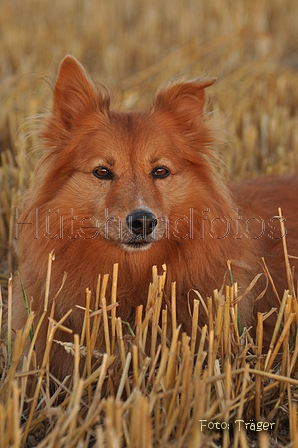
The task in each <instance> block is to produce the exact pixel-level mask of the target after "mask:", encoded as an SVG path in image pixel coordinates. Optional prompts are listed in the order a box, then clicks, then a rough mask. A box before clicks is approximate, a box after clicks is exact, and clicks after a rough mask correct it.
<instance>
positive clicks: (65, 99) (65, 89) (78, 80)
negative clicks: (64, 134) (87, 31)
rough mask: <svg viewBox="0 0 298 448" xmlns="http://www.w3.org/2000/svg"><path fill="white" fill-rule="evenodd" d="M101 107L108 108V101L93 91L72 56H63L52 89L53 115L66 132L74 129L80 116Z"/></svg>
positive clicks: (91, 85)
mask: <svg viewBox="0 0 298 448" xmlns="http://www.w3.org/2000/svg"><path fill="white" fill-rule="evenodd" d="M101 106H107V107H108V106H109V99H108V100H107V98H103V97H102V96H101V94H100V93H97V92H96V91H95V88H94V86H93V84H92V82H91V81H90V80H89V79H88V77H87V75H86V72H85V70H84V68H83V66H82V65H81V64H80V63H79V62H78V61H77V59H75V58H74V57H73V56H70V55H68V56H65V58H64V59H63V60H62V62H61V64H60V68H59V73H58V78H57V81H56V85H55V89H54V114H57V115H58V118H59V120H60V122H62V124H63V127H64V128H65V129H66V130H70V129H71V128H73V127H75V126H76V124H77V122H78V121H79V120H80V119H81V118H82V116H84V115H86V114H88V113H90V112H92V111H96V110H100V109H101V108H102V107H101Z"/></svg>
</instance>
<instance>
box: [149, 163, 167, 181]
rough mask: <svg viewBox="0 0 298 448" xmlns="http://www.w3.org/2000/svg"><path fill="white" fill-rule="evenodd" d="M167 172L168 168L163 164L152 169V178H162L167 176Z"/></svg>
mask: <svg viewBox="0 0 298 448" xmlns="http://www.w3.org/2000/svg"><path fill="white" fill-rule="evenodd" d="M169 174H170V170H168V168H165V167H164V166H160V167H158V168H155V169H154V170H153V171H152V177H153V179H164V178H165V177H168V175H169Z"/></svg>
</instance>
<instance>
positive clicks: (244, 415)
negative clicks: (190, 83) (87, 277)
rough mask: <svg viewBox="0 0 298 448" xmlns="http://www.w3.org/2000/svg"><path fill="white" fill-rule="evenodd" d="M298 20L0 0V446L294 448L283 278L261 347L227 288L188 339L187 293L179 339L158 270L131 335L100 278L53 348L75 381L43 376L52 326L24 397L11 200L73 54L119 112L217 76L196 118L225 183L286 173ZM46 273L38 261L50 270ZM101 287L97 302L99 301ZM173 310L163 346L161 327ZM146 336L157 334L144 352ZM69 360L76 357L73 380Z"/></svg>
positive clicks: (296, 130) (208, 8) (212, 5)
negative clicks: (73, 330) (177, 85)
mask: <svg viewBox="0 0 298 448" xmlns="http://www.w3.org/2000/svg"><path fill="white" fill-rule="evenodd" d="M297 17H298V2H296V1H294V0H284V1H283V2H280V1H279V0H261V1H259V2H245V1H244V0H240V1H238V2H233V1H230V0H228V1H226V2H220V1H218V0H209V1H208V2H200V1H199V0H187V1H185V2H178V1H177V0H172V1H170V0H161V1H157V0H156V1H147V0H145V1H143V2H138V1H137V0H128V1H126V2H121V1H120V0H111V1H109V2H105V1H104V0H90V1H88V2H87V1H86V2H79V1H71V0H65V1H63V2H60V1H58V0H51V1H49V0H43V1H38V0H27V1H26V2H21V1H20V0H12V1H8V0H4V1H2V2H0V36H1V39H0V153H1V161H0V183H1V198H0V203H1V207H0V254H1V262H0V281H1V296H0V428H1V430H0V448H4V447H7V446H15V447H18V446H39V447H46V446H54V447H60V446H61V447H67V448H68V447H71V446H78V447H87V446H98V447H102V446H105V447H108V448H112V447H113V448H114V447H122V446H129V447H138V448H139V447H151V446H152V447H166V446H175V447H193V448H195V447H199V446H204V447H217V446H218V447H220V446H223V447H229V446H234V447H238V446H240V447H246V446H252V447H253V446H260V447H262V448H263V447H267V446H270V447H276V446H280V447H285V446H288V447H298V429H297V419H298V417H297V399H298V380H297V377H298V376H297V375H298V364H297V356H298V342H297V338H296V333H297V325H298V311H297V295H298V285H295V284H291V283H290V282H289V284H285V293H284V295H283V297H282V298H281V299H282V300H281V305H280V310H279V311H278V322H277V325H276V331H275V332H274V335H273V338H272V344H271V347H270V349H269V351H268V353H263V351H262V337H263V335H262V318H261V317H260V320H259V322H258V333H257V340H256V341H252V340H251V338H250V336H249V334H248V333H244V334H242V335H241V334H239V330H238V327H237V323H236V317H235V316H236V314H235V308H234V305H233V298H234V297H235V295H237V288H236V286H235V285H232V286H231V285H230V284H229V285H228V286H227V287H226V288H224V290H223V291H221V292H218V291H214V292H213V291H210V298H208V299H207V298H206V297H204V298H203V299H204V301H205V302H204V303H206V305H205V307H206V310H207V312H208V313H209V325H208V327H204V328H203V329H199V330H198V328H197V318H198V310H199V307H202V306H204V305H203V301H202V300H201V298H200V296H199V294H198V295H197V300H196V301H195V302H194V308H193V309H192V310H190V312H191V315H192V319H193V333H192V335H190V336H191V337H188V336H187V335H186V334H182V335H181V334H180V332H179V327H177V325H176V311H175V310H176V306H175V300H176V298H175V291H174V289H173V294H172V297H170V298H168V302H167V310H165V307H164V301H163V283H164V281H165V276H166V266H164V267H163V275H158V274H157V272H160V270H161V269H162V267H161V266H158V271H157V269H156V268H155V267H154V268H153V270H152V284H151V285H150V286H149V285H148V288H149V293H148V307H147V309H146V310H142V309H141V308H140V309H138V311H137V314H136V325H135V328H130V327H128V326H127V325H126V323H125V322H122V321H121V320H120V318H118V317H117V308H116V302H117V292H116V285H117V267H115V270H114V279H113V282H112V279H111V278H110V280H109V283H108V286H107V282H108V278H107V276H105V274H106V273H105V272H104V271H102V272H99V273H98V274H99V275H100V276H99V283H98V298H99V299H100V301H99V303H100V308H101V311H100V312H99V313H98V314H94V315H92V313H93V311H95V310H90V306H89V295H88V292H87V293H86V310H85V322H86V325H85V326H84V327H83V328H82V334H81V335H79V336H77V337H75V338H74V344H73V345H70V346H67V347H65V348H66V349H67V350H69V351H71V352H72V353H73V356H74V374H73V377H72V378H66V379H65V381H63V383H58V382H57V381H55V379H53V378H52V377H51V374H50V373H49V371H48V352H49V350H50V347H51V345H52V344H56V343H59V342H56V341H55V329H56V328H57V323H56V324H54V325H50V327H49V328H50V331H49V339H48V346H47V349H46V351H45V356H44V360H43V363H42V365H41V366H39V372H30V378H31V383H32V384H31V389H32V397H33V398H31V399H30V400H28V399H27V393H26V392H27V391H28V388H27V380H28V378H29V373H28V368H27V365H29V360H30V358H31V357H33V359H34V350H33V346H34V341H33V343H32V350H31V351H30V353H29V355H28V358H29V359H27V358H25V359H24V357H23V356H22V351H23V348H24V343H25V340H26V339H27V338H28V337H29V332H30V325H29V323H30V322H31V317H29V323H28V325H27V326H26V328H25V329H24V332H23V333H22V334H17V335H16V338H15V343H14V347H13V351H12V348H11V323H10V310H11V307H12V306H13V305H12V289H11V280H10V277H11V273H12V272H13V271H14V270H15V269H16V266H17V252H18V248H17V239H16V238H15V218H16V206H17V205H18V204H19V203H20V201H21V198H22V194H23V193H24V192H25V191H26V189H27V188H28V187H29V186H30V185H31V184H32V180H33V178H34V168H35V166H36V163H37V161H38V159H39V157H40V155H41V153H42V148H41V147H40V146H39V144H38V141H39V140H38V129H39V128H40V123H41V122H42V117H43V114H44V113H45V112H46V111H47V110H48V109H49V108H50V107H51V97H52V88H53V86H54V83H55V78H56V74H57V70H58V67H59V63H60V61H61V59H62V58H63V57H64V56H65V54H68V53H70V54H73V55H74V56H75V57H76V58H77V59H79V60H80V61H81V62H82V64H83V65H84V66H85V67H86V69H87V70H88V72H89V73H90V74H91V75H92V77H93V79H94V81H95V82H96V83H103V84H105V85H107V86H108V88H109V89H110V90H111V92H112V93H113V96H114V98H115V105H116V106H119V107H120V106H121V107H122V108H124V109H137V108H139V107H143V106H144V105H146V104H148V102H149V101H150V100H151V98H152V95H153V94H154V93H155V92H156V90H157V88H158V87H159V86H161V85H162V84H164V83H166V82H167V81H168V80H169V79H172V78H177V77H186V78H193V77H196V76H201V75H207V76H212V77H213V76H216V77H218V79H217V82H216V83H215V84H214V85H213V86H212V87H211V88H210V89H209V93H210V103H209V104H208V105H207V110H208V111H210V112H212V113H211V114H210V115H211V116H210V120H212V121H213V122H214V126H215V128H216V129H218V138H219V143H218V151H219V153H220V156H221V160H222V163H221V165H220V166H219V167H218V169H219V170H220V171H221V173H222V175H223V176H224V177H226V178H228V179H231V180H239V179H248V178H252V177H255V176H259V175H261V174H271V173H293V172H297V170H298V27H297ZM297 206H298V205H297ZM289 255H290V256H296V257H297V256H298V254H287V251H286V247H285V264H283V265H281V266H280V270H281V272H285V270H286V269H288V278H290V277H291V272H290V265H291V258H290V257H289ZM51 263H52V259H51V257H50V258H49V269H50V267H51ZM234 280H235V281H237V279H234ZM273 281H274V279H273ZM177 282H179V279H178V278H177ZM112 283H113V285H114V287H113V288H114V289H113V291H114V292H113V297H114V305H112V307H110V308H109V307H107V306H106V304H105V299H104V298H105V291H106V288H107V287H108V288H112ZM83 293H84V292H83ZM212 302H213V303H215V309H216V312H215V314H214V315H213V312H212ZM170 313H171V320H172V323H173V337H172V340H171V341H169V340H168V339H167V337H166V332H165V328H166V321H167V316H168V315H169V314H170ZM150 327H152V329H153V330H154V331H153V334H155V335H158V337H153V338H152V340H151V341H150V344H149V346H150V351H149V352H148V353H144V349H145V346H146V347H148V344H147V345H146V341H147V336H148V334H150V331H148V330H149V328H150ZM97 329H98V332H99V337H100V338H101V339H102V341H103V346H104V347H105V350H103V351H102V352H101V353H96V356H97V357H98V359H99V360H100V362H99V363H98V367H97V369H95V370H94V371H93V373H92V374H91V367H90V364H91V354H92V350H93V342H94V338H95V335H96V332H97ZM34 337H35V338H36V337H38V332H36V333H35V335H34ZM197 338H201V339H200V344H199V348H198V350H195V345H196V344H195V343H196V340H197ZM116 346H117V347H118V349H117V350H115V347H116ZM79 356H81V357H83V358H84V359H86V367H85V372H84V376H83V377H82V378H80V376H79V373H78V362H79ZM20 363H21V365H22V367H21V368H20ZM32 378H34V380H33V381H32Z"/></svg>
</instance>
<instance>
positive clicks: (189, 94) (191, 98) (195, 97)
mask: <svg viewBox="0 0 298 448" xmlns="http://www.w3.org/2000/svg"><path fill="white" fill-rule="evenodd" d="M215 81H216V78H211V79H208V80H201V81H200V80H194V81H186V82H184V81H179V82H176V83H173V84H170V85H169V86H168V87H165V88H163V89H162V90H160V91H159V92H158V93H157V95H156V97H155V100H154V103H153V110H154V111H157V112H165V113H169V114H171V115H174V116H176V117H177V119H178V120H179V121H180V122H181V124H183V123H184V124H185V125H188V126H191V125H194V124H200V123H201V122H202V118H203V109H204V104H205V101H206V93H205V89H206V88H207V87H210V86H212V84H214V83H215Z"/></svg>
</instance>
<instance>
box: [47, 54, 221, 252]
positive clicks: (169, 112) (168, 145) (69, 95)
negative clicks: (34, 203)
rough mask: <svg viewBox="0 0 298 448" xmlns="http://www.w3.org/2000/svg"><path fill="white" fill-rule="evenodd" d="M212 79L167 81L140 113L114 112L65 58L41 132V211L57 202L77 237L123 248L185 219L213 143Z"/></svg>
mask: <svg viewBox="0 0 298 448" xmlns="http://www.w3.org/2000/svg"><path fill="white" fill-rule="evenodd" d="M213 82H214V80H210V81H206V82H205V83H198V82H181V83H176V84H172V85H170V86H169V87H168V88H166V89H164V90H163V91H161V92H159V93H158V94H157V96H156V98H155V100H154V103H153V106H152V107H151V108H149V109H148V110H146V111H144V112H130V113H124V112H114V111H111V110H110V108H109V98H108V97H107V96H104V95H102V94H100V93H99V94H98V93H96V92H95V90H94V87H93V86H92V84H91V82H90V81H89V80H88V78H87V76H86V74H85V72H84V69H83V68H82V66H81V65H80V64H79V63H78V62H77V61H76V60H75V59H74V58H72V57H66V58H65V59H64V60H63V62H62V64H61V67H60V72H59V75H58V79H57V83H56V86H55V91H54V107H53V113H52V115H51V117H50V119H49V122H48V125H47V127H46V128H45V131H44V138H45V140H46V142H47V145H48V146H50V147H51V149H49V152H48V155H47V156H46V160H48V161H50V162H51V163H49V164H48V165H47V163H45V164H44V165H45V167H46V166H48V167H49V169H48V170H47V169H45V170H44V176H45V178H46V179H47V180H46V181H45V182H44V187H43V192H42V194H41V196H43V197H48V198H49V199H48V203H47V206H48V208H51V207H52V209H54V208H55V207H56V208H57V207H60V208H61V209H62V210H63V213H64V219H66V214H68V215H69V214H72V215H73V217H72V218H71V217H68V218H67V219H68V220H69V221H70V222H71V223H72V226H74V228H73V229H72V232H73V233H75V232H78V235H79V236H80V237H82V238H94V237H97V236H98V235H99V236H100V237H101V238H107V239H109V240H111V241H113V242H114V243H117V244H118V245H119V246H120V247H121V248H123V249H124V250H127V251H132V250H146V249H148V248H150V247H151V245H152V244H153V243H154V242H157V241H159V240H161V239H162V238H164V237H165V233H166V232H167V231H168V225H169V224H168V223H169V220H171V219H174V220H175V219H176V220H177V219H184V215H185V213H188V210H189V208H190V207H192V206H193V204H194V203H195V204H196V205H197V204H198V203H199V202H200V195H201V197H202V207H204V200H205V195H206V192H205V190H204V189H205V185H206V184H207V182H208V181H207V177H206V176H208V175H209V174H208V173H206V154H205V152H206V151H207V149H206V148H207V147H208V145H209V144H210V142H211V141H212V138H211V136H210V133H209V131H208V128H206V126H205V124H204V122H203V106H204V102H205V91H204V89H205V88H206V87H208V86H209V85H211V84H212V83H213ZM54 158H55V161H54ZM198 171H199V173H200V175H199V176H198ZM190 191H192V192H194V191H195V192H196V194H197V197H193V196H194V195H193V194H192V195H190ZM66 209H68V212H66ZM70 210H72V211H71V212H70ZM74 217H76V219H74Z"/></svg>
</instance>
